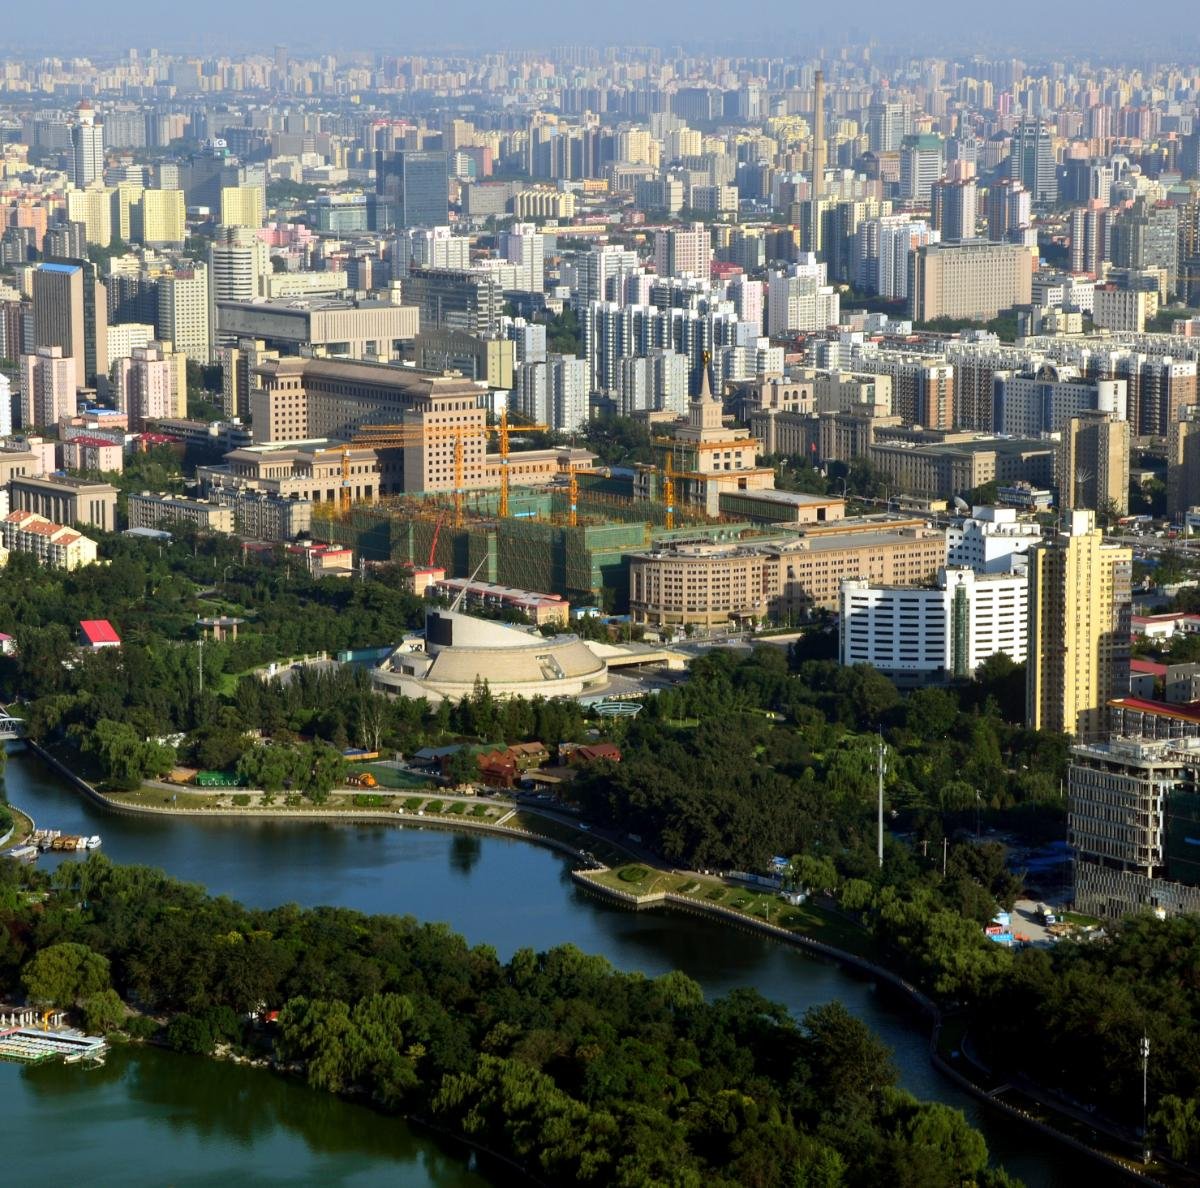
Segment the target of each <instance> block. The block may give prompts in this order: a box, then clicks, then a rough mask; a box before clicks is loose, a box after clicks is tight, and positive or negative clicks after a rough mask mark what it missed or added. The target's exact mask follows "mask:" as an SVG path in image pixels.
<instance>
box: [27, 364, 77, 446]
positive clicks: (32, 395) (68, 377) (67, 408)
mask: <svg viewBox="0 0 1200 1188" xmlns="http://www.w3.org/2000/svg"><path fill="white" fill-rule="evenodd" d="M77 375H78V372H77V371H76V369H75V359H74V358H73V357H72V356H71V355H68V354H66V353H65V352H64V351H63V349H62V348H61V347H58V346H40V347H38V348H37V350H36V351H34V352H33V354H31V355H22V356H21V428H22V429H25V430H29V429H34V428H50V427H51V426H56V425H57V424H58V421H59V418H60V417H66V416H74V415H75V403H76V402H75V392H76V387H77V381H76V376H77Z"/></svg>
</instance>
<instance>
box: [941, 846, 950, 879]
mask: <svg viewBox="0 0 1200 1188" xmlns="http://www.w3.org/2000/svg"><path fill="white" fill-rule="evenodd" d="M949 853H950V839H949V838H948V837H944V838H942V878H945V877H946V858H947V856H948V855H949Z"/></svg>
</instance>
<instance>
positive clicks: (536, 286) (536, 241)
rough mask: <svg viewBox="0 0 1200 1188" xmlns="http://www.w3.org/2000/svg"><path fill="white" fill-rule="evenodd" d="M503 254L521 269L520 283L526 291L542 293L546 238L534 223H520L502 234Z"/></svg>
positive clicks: (521, 289) (501, 245)
mask: <svg viewBox="0 0 1200 1188" xmlns="http://www.w3.org/2000/svg"><path fill="white" fill-rule="evenodd" d="M500 252H501V255H503V257H504V258H505V259H506V260H507V261H508V262H509V263H510V264H515V265H517V267H518V268H519V269H520V274H519V277H518V280H519V282H520V283H519V284H518V285H517V286H516V287H517V288H518V289H519V290H520V291H522V292H525V293H540V292H542V291H543V290H544V289H545V287H546V281H545V253H546V248H545V239H544V237H543V236H542V233H541V231H539V230H538V228H537V227H535V226H534V225H533V224H532V223H518V224H516V226H514V227H511V228H509V230H507V231H505V232H504V234H503V235H501V236H500Z"/></svg>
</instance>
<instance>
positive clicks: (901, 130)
mask: <svg viewBox="0 0 1200 1188" xmlns="http://www.w3.org/2000/svg"><path fill="white" fill-rule="evenodd" d="M911 131H912V112H911V111H910V110H909V109H908V108H907V107H906V106H905V105H904V104H903V103H872V104H871V106H870V108H869V109H868V110H867V141H868V143H869V145H870V148H871V152H873V153H894V152H898V151H899V149H900V145H901V144H902V143H903V141H904V138H905V137H906V136H907V135H908V134H909V133H910V132H911Z"/></svg>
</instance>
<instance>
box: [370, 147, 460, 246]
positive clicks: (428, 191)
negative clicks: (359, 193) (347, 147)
mask: <svg viewBox="0 0 1200 1188" xmlns="http://www.w3.org/2000/svg"><path fill="white" fill-rule="evenodd" d="M375 192H376V194H377V195H378V196H379V197H380V198H381V199H383V201H384V203H385V204H386V206H387V208H388V210H387V212H386V213H385V216H384V217H385V218H388V217H390V220H391V222H390V223H389V224H388V225H390V226H393V227H442V226H445V225H446V224H447V223H448V222H449V221H450V165H449V161H448V158H447V155H446V154H445V153H443V152H422V151H418V150H415V149H401V150H399V151H398V152H384V151H382V150H380V151H377V152H376V154H375Z"/></svg>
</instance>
